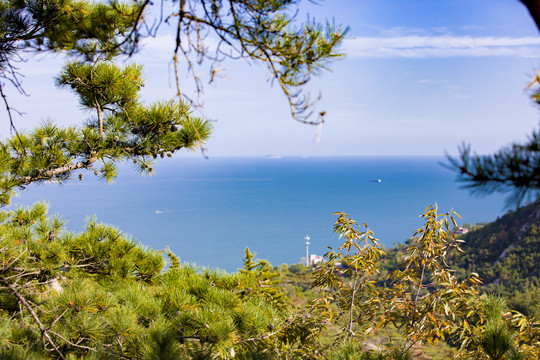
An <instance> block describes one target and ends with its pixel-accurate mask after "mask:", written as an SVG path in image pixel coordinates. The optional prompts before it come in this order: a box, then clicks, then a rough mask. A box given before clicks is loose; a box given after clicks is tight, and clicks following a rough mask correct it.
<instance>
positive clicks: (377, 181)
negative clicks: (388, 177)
mask: <svg viewBox="0 0 540 360" xmlns="http://www.w3.org/2000/svg"><path fill="white" fill-rule="evenodd" d="M369 182H376V183H380V182H382V180H381V179H371V180H369Z"/></svg>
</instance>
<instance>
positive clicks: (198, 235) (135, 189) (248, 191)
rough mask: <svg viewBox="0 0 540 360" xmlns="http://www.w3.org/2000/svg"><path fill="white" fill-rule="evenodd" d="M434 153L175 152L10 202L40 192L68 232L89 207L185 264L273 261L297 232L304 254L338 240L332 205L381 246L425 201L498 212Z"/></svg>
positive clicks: (293, 258) (478, 217)
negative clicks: (252, 256)
mask: <svg viewBox="0 0 540 360" xmlns="http://www.w3.org/2000/svg"><path fill="white" fill-rule="evenodd" d="M441 161H444V159H442V158H434V157H315V158H300V157H283V158H264V157H260V158H257V157H250V158H239V157H234V158H223V157H211V158H209V159H204V158H202V157H178V158H172V159H165V160H161V161H159V162H158V163H157V164H156V166H155V167H154V175H152V176H140V175H138V173H137V171H136V170H134V169H133V168H132V167H131V166H123V167H122V168H121V169H120V176H119V177H118V179H117V180H116V181H115V182H114V183H113V184H107V183H105V182H102V181H98V180H97V179H96V178H95V177H93V176H92V175H90V173H87V174H85V177H84V179H83V180H82V181H79V180H71V181H68V182H67V183H65V184H63V185H59V184H44V185H39V186H30V187H29V188H28V189H26V190H24V191H22V192H21V193H20V196H19V197H18V198H16V199H14V201H13V203H14V204H24V205H27V204H31V203H33V202H35V201H38V200H46V201H47V202H48V203H49V204H50V208H51V213H57V214H59V215H60V216H61V217H63V218H64V219H66V220H68V224H67V228H68V230H72V231H81V230H82V229H83V228H84V224H85V221H86V219H87V218H88V217H89V216H90V217H91V216H94V215H95V216H96V218H97V219H98V221H101V222H103V223H107V224H111V225H114V226H116V227H117V228H119V229H120V230H122V231H123V232H124V233H126V234H130V235H131V236H132V237H133V238H134V239H135V240H137V241H139V242H140V243H142V244H144V245H145V246H148V247H150V248H153V249H164V248H165V247H166V246H167V245H168V246H169V247H170V248H171V249H172V251H173V252H174V253H175V254H177V255H178V256H179V257H180V259H181V260H182V261H184V262H189V263H195V264H197V265H199V266H201V267H217V268H221V269H225V270H227V271H235V270H236V269H237V268H239V267H241V266H242V260H243V255H244V249H245V248H246V247H249V248H250V250H251V251H254V252H256V253H257V257H258V258H262V259H267V260H269V261H270V262H271V263H272V264H273V265H280V264H283V263H287V264H292V263H298V262H300V259H301V258H302V257H303V256H305V245H304V243H305V240H304V237H305V236H306V235H309V236H310V238H311V245H310V253H313V254H318V255H322V254H324V253H325V252H326V251H327V247H328V246H332V247H338V246H339V245H340V241H339V239H338V238H337V236H336V235H335V234H333V232H332V227H333V224H334V221H335V219H336V216H335V215H333V213H334V212H336V211H343V212H346V213H348V214H350V216H351V217H352V218H353V219H355V220H356V221H357V222H358V223H363V222H365V223H366V224H367V225H368V226H369V228H370V229H372V230H373V231H374V233H375V237H377V238H378V239H380V240H381V242H382V243H383V244H384V245H385V246H387V247H390V246H392V245H393V244H395V243H398V242H403V241H405V240H406V239H408V238H409V237H410V236H411V235H412V233H413V231H414V230H415V229H416V228H418V227H420V226H421V225H422V222H421V220H420V219H419V217H418V215H420V214H421V213H422V212H423V210H424V209H425V208H426V207H427V206H429V205H433V204H437V205H438V207H439V210H440V212H446V211H448V210H452V209H453V210H455V211H456V212H457V213H459V214H460V215H461V217H462V220H459V221H458V222H459V223H461V224H465V223H471V224H475V223H478V222H489V221H493V220H495V219H496V218H497V217H498V216H501V215H502V214H503V213H504V212H505V208H504V198H503V197H502V196H501V195H499V194H495V195H490V196H487V197H480V198H479V197H475V196H472V195H471V194H470V193H469V191H468V190H464V189H461V188H460V186H461V185H460V184H458V183H456V181H455V174H454V173H453V172H451V171H449V170H447V169H446V168H444V167H443V166H441V165H440V162H441ZM379 179H380V180H381V181H380V182H378V181H377V180H379Z"/></svg>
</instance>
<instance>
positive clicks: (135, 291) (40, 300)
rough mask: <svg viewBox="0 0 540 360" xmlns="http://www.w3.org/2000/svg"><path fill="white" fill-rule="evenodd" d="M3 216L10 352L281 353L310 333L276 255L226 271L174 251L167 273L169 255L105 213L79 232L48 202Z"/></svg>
mask: <svg viewBox="0 0 540 360" xmlns="http://www.w3.org/2000/svg"><path fill="white" fill-rule="evenodd" d="M1 219H2V220H1V223H0V233H2V234H3V240H2V248H1V249H0V251H1V254H2V258H1V259H2V263H1V268H0V274H1V278H0V293H1V296H0V333H1V334H2V336H1V338H2V339H3V340H2V342H1V343H0V354H1V356H0V357H2V358H5V357H9V356H11V357H12V358H20V359H22V358H32V357H34V358H42V359H43V358H60V359H64V358H73V357H77V358H80V357H82V358H90V359H92V358H108V359H115V358H118V359H125V358H160V359H165V358H201V359H203V358H220V359H228V358H233V357H235V358H240V359H242V358H244V359H249V358H268V359H272V358H276V355H275V354H276V352H279V353H288V352H295V351H299V350H298V346H299V344H300V343H301V341H305V338H306V336H307V335H306V334H309V331H308V332H307V333H306V331H307V330H306V327H305V326H304V325H303V324H304V323H305V322H302V321H298V319H297V316H295V314H292V313H290V312H289V311H288V310H287V307H286V306H285V305H284V304H283V301H284V296H283V294H282V293H281V292H280V290H279V289H278V288H275V287H274V286H273V282H272V281H269V280H270V279H272V278H273V277H274V273H273V272H272V271H271V270H270V268H268V267H266V266H264V265H265V264H267V262H263V261H258V264H259V265H256V266H255V267H253V268H252V270H251V271H246V272H238V273H235V274H226V273H225V272H223V271H217V270H209V269H204V270H202V271H201V270H199V269H197V268H196V267H193V266H190V265H180V264H179V262H178V260H177V258H176V257H175V255H174V254H172V253H171V252H170V251H169V257H170V258H173V259H176V260H174V261H173V265H172V266H170V267H169V268H168V269H167V270H165V259H164V257H163V254H162V253H161V252H156V251H154V250H150V249H145V248H143V247H141V246H140V245H138V244H136V243H135V242H134V241H133V240H131V239H130V238H129V237H127V236H125V235H124V234H122V233H121V232H120V231H119V230H117V229H115V228H113V227H110V226H106V225H103V224H100V223H97V222H96V221H95V219H90V220H89V221H88V224H87V226H86V228H85V230H84V231H83V232H82V233H80V234H73V233H69V232H66V231H65V230H64V229H63V226H64V223H63V222H62V221H61V220H60V219H58V218H49V217H48V215H47V206H46V205H45V204H43V203H38V204H35V205H34V206H32V207H30V208H19V209H16V210H13V211H3V212H1ZM276 344H279V345H276ZM302 351H303V350H302Z"/></svg>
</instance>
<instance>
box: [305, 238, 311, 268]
mask: <svg viewBox="0 0 540 360" xmlns="http://www.w3.org/2000/svg"><path fill="white" fill-rule="evenodd" d="M304 240H306V266H309V240H310V237H309V235H306V237H305V238H304Z"/></svg>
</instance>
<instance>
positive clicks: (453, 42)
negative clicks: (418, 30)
mask: <svg viewBox="0 0 540 360" xmlns="http://www.w3.org/2000/svg"><path fill="white" fill-rule="evenodd" d="M344 45H345V46H344V48H345V49H344V50H345V52H346V53H347V55H348V56H349V57H351V58H432V57H439V58H442V57H483V56H511V57H527V58H536V57H540V37H535V36H527V37H521V38H509V37H490V36H487V37H471V36H448V35H440V36H419V35H408V36H393V37H356V38H352V39H346V40H345V43H344Z"/></svg>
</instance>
